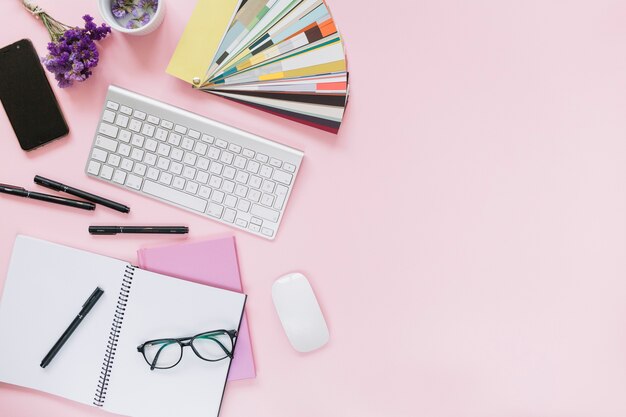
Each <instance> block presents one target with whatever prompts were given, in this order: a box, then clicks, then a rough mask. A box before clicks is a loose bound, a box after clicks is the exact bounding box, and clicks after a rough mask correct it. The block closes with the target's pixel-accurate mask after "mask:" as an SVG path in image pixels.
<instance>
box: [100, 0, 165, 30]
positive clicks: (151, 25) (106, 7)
mask: <svg viewBox="0 0 626 417" xmlns="http://www.w3.org/2000/svg"><path fill="white" fill-rule="evenodd" d="M98 9H100V15H101V16H102V19H104V21H105V22H106V24H107V25H109V26H111V29H114V30H116V31H118V32H122V33H128V34H129V35H138V36H142V35H147V34H148V33H151V32H153V31H154V30H155V29H156V28H158V27H159V25H160V24H161V22H163V18H164V17H165V1H164V0H159V7H157V9H156V12H154V16H152V19H150V21H149V22H148V24H147V25H145V26H142V27H140V28H137V29H127V28H125V27H124V26H122V25H120V24H119V23H118V22H117V20H116V19H115V16H113V13H112V12H111V0H99V1H98Z"/></svg>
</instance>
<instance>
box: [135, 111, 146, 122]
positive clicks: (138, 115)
mask: <svg viewBox="0 0 626 417" xmlns="http://www.w3.org/2000/svg"><path fill="white" fill-rule="evenodd" d="M133 117H136V118H138V119H139V120H146V114H145V113H144V112H142V111H139V110H135V111H134V112H133Z"/></svg>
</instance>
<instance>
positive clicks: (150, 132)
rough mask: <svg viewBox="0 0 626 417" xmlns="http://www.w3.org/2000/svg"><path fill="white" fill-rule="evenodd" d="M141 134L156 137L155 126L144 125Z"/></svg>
mask: <svg viewBox="0 0 626 417" xmlns="http://www.w3.org/2000/svg"><path fill="white" fill-rule="evenodd" d="M141 133H142V134H143V135H146V136H150V137H152V135H154V126H152V125H149V124H148V123H144V124H143V128H142V129H141Z"/></svg>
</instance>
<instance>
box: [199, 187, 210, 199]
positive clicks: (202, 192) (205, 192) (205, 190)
mask: <svg viewBox="0 0 626 417" xmlns="http://www.w3.org/2000/svg"><path fill="white" fill-rule="evenodd" d="M198 195H199V196H200V197H202V198H206V199H208V198H209V195H211V189H210V188H209V187H205V186H204V185H201V186H200V191H199V192H198Z"/></svg>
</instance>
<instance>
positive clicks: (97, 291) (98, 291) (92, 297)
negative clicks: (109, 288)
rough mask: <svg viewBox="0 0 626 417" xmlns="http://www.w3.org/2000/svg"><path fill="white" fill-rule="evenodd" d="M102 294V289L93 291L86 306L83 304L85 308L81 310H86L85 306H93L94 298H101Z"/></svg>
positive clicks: (98, 288) (97, 288)
mask: <svg viewBox="0 0 626 417" xmlns="http://www.w3.org/2000/svg"><path fill="white" fill-rule="evenodd" d="M101 292H103V291H102V288H100V287H96V289H95V290H93V293H91V295H90V296H89V298H88V299H87V301H85V304H83V306H82V307H81V308H85V306H87V305H89V304H91V303H92V302H93V300H94V298H97V297H99V293H101Z"/></svg>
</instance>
